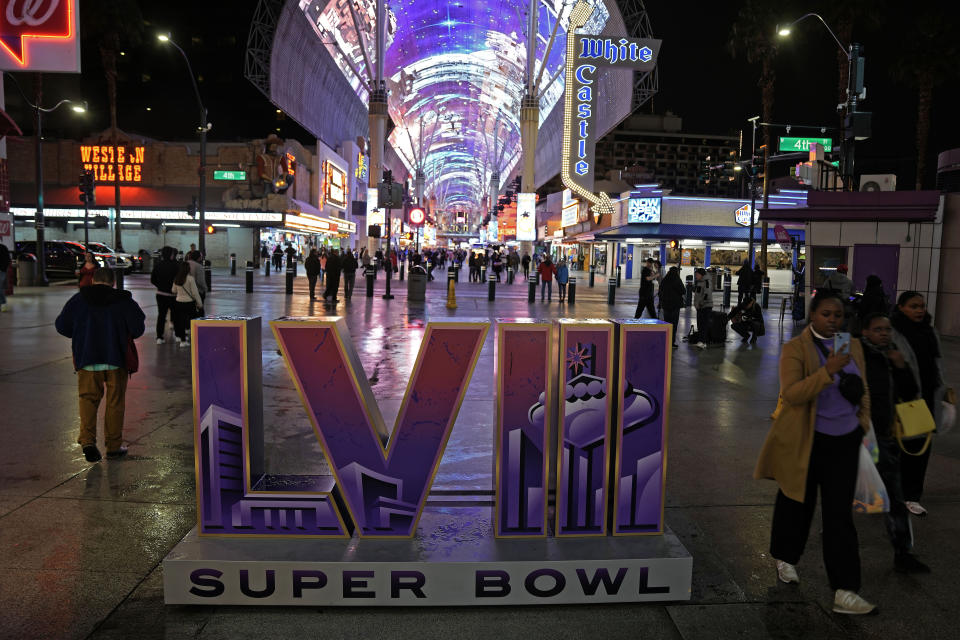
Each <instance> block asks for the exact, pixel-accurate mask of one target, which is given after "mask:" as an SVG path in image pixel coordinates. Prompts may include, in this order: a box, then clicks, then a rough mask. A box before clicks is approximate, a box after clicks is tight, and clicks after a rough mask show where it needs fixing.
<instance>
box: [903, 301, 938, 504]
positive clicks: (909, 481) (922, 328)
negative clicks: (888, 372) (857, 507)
mask: <svg viewBox="0 0 960 640" xmlns="http://www.w3.org/2000/svg"><path fill="white" fill-rule="evenodd" d="M890 323H891V324H892V325H893V328H894V329H896V330H897V333H898V334H900V336H902V337H903V340H904V342H905V344H906V345H909V349H906V348H905V349H904V350H905V351H908V352H909V351H912V354H908V355H912V356H913V358H914V359H915V361H916V363H917V373H918V374H919V376H920V395H921V397H922V398H923V401H924V402H926V404H927V408H928V409H930V413H931V414H932V415H933V417H934V420H935V421H936V420H937V419H938V418H940V411H939V406H938V405H939V404H940V401H941V400H942V399H943V390H944V380H943V372H942V370H941V368H940V360H941V357H942V352H941V350H940V337H939V336H938V335H937V331H936V329H934V328H933V323H932V318H931V317H930V314H929V313H927V305H926V301H925V300H924V298H923V295H922V294H920V293H919V292H917V291H904V292H903V293H901V294H900V297H899V298H897V308H896V309H895V310H894V312H893V315H891V316H890ZM896 339H897V335H896V334H895V335H894V340H896ZM923 443H924V440H923V439H919V440H905V441H904V447H905V448H906V449H907V450H909V451H913V452H917V451H919V450H920V448H921V447H922V446H923ZM932 448H933V447H932V446H929V447H927V450H926V451H925V452H924V453H923V454H922V455H919V456H914V455H904V456H901V457H900V472H901V473H902V474H903V497H904V499H905V500H906V501H907V509H909V510H910V513H912V514H914V515H915V516H921V517H922V516H925V515H927V510H926V509H924V508H923V507H922V506H921V505H920V497H921V496H922V495H923V480H924V478H925V477H926V475H927V463H928V462H929V461H930V450H931V449H932Z"/></svg>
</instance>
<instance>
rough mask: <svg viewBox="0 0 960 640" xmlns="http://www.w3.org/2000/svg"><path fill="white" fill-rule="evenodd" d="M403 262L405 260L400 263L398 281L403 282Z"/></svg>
mask: <svg viewBox="0 0 960 640" xmlns="http://www.w3.org/2000/svg"><path fill="white" fill-rule="evenodd" d="M405 264H406V263H405V262H401V263H400V282H403V267H404V265H405Z"/></svg>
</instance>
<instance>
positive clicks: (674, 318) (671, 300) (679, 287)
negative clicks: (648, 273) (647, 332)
mask: <svg viewBox="0 0 960 640" xmlns="http://www.w3.org/2000/svg"><path fill="white" fill-rule="evenodd" d="M686 294H687V288H686V287H685V286H684V285H683V281H682V280H681V279H680V270H679V269H677V268H676V267H670V270H669V271H668V272H667V275H665V276H664V277H663V282H661V283H660V308H661V309H663V319H664V320H666V321H667V322H669V323H670V324H672V325H673V348H674V349H676V348H677V324H678V323H679V322H680V308H681V307H683V298H684V296H686Z"/></svg>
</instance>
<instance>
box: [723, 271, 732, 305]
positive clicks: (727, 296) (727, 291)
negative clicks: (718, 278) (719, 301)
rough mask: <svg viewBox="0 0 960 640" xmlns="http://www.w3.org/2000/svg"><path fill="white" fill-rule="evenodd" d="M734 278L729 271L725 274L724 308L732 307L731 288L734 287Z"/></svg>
mask: <svg viewBox="0 0 960 640" xmlns="http://www.w3.org/2000/svg"><path fill="white" fill-rule="evenodd" d="M732 280H733V278H732V277H731V276H730V274H729V273H725V274H723V308H724V309H727V308H729V307H730V289H731V287H732Z"/></svg>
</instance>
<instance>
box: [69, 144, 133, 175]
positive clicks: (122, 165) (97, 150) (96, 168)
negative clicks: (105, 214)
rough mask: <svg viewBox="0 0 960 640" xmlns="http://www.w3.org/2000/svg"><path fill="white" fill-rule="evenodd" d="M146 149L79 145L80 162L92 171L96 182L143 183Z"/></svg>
mask: <svg viewBox="0 0 960 640" xmlns="http://www.w3.org/2000/svg"><path fill="white" fill-rule="evenodd" d="M145 159H146V148H145V147H142V146H138V147H123V146H117V147H114V146H112V145H90V144H84V145H80V162H81V163H82V165H83V168H84V169H90V170H91V171H93V176H94V178H95V179H96V181H97V182H115V181H117V180H119V181H120V182H143V164H144V160H145Z"/></svg>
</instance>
